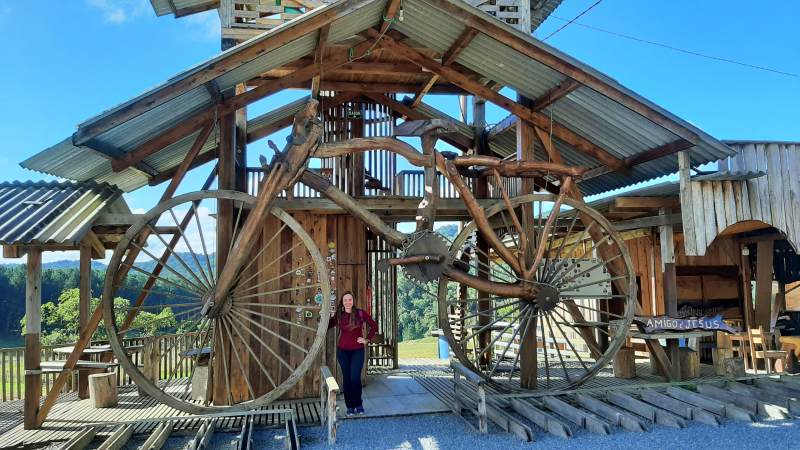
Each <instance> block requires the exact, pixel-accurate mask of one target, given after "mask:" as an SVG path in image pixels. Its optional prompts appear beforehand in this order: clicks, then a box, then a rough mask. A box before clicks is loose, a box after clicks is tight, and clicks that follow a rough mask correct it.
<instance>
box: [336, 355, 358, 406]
mask: <svg viewBox="0 0 800 450" xmlns="http://www.w3.org/2000/svg"><path fill="white" fill-rule="evenodd" d="M336 359H338V360H339V367H341V368H342V382H343V384H344V403H345V405H347V407H348V408H358V407H359V406H361V368H363V367H364V349H363V348H362V349H359V350H344V349H341V348H337V349H336Z"/></svg>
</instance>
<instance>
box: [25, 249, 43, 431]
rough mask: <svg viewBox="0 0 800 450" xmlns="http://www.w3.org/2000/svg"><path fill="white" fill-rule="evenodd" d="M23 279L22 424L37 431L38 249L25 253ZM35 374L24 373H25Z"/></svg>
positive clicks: (39, 387)
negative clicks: (23, 365)
mask: <svg viewBox="0 0 800 450" xmlns="http://www.w3.org/2000/svg"><path fill="white" fill-rule="evenodd" d="M26 266H27V273H26V276H25V372H26V373H25V404H24V412H23V425H24V428H25V429H26V430H31V429H34V428H37V426H38V424H37V422H36V416H37V415H38V413H39V399H40V398H41V396H42V375H41V362H42V361H41V360H42V358H41V343H40V341H39V337H40V333H41V331H42V250H41V249H39V248H32V249H30V250H28V262H27V264H26ZM28 371H31V372H38V373H32V374H30V375H29V374H28V373H29V372H28Z"/></svg>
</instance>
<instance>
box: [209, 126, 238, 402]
mask: <svg viewBox="0 0 800 450" xmlns="http://www.w3.org/2000/svg"><path fill="white" fill-rule="evenodd" d="M218 127H219V166H218V169H217V171H218V172H217V186H218V187H219V188H220V189H232V190H234V189H236V114H227V115H225V116H222V117H221V118H220V121H219V124H218ZM234 209H235V208H234V206H233V202H232V201H230V200H220V201H218V202H217V249H216V251H217V267H218V268H221V267H224V266H225V262H226V261H227V259H228V249H229V248H230V244H231V241H232V240H233V222H234V220H235V219H236V218H235V217H234V216H235V212H234ZM219 275H220V274H219V273H218V274H217V276H219ZM213 346H214V351H213V355H214V356H213V358H215V359H216V358H224V357H225V356H229V355H230V354H231V351H230V342H228V341H227V340H225V339H223V338H222V333H220V334H219V335H217V334H216V333H215V334H214V343H213ZM223 346H224V347H223ZM223 355H225V356H223ZM211 366H212V367H213V368H214V369H213V371H212V372H213V373H209V383H210V386H211V390H210V391H211V397H212V399H213V402H214V404H215V405H227V404H228V403H229V401H228V397H229V395H230V393H229V392H228V389H227V388H226V386H225V382H224V380H225V377H226V376H230V374H225V373H224V371H225V367H232V366H231V364H230V361H225V363H224V364H223V363H222V361H220V360H218V361H215V362H214V364H212V365H211Z"/></svg>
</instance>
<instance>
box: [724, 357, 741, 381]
mask: <svg viewBox="0 0 800 450" xmlns="http://www.w3.org/2000/svg"><path fill="white" fill-rule="evenodd" d="M744 361H745V360H744V359H743V358H739V357H736V356H734V357H733V358H725V361H724V362H723V365H724V366H725V376H726V377H731V378H739V377H743V376H744V375H745V371H744Z"/></svg>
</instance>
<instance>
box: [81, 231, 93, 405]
mask: <svg viewBox="0 0 800 450" xmlns="http://www.w3.org/2000/svg"><path fill="white" fill-rule="evenodd" d="M78 283H79V284H78V292H79V297H78V329H79V330H81V331H83V330H84V329H85V328H86V327H87V326H88V325H89V306H90V304H91V301H92V246H91V244H89V243H88V242H85V241H84V242H81V245H80V268H79V281H78ZM91 373H92V372H91V371H90V370H86V369H81V370H80V371H78V398H89V375H90V374H91Z"/></svg>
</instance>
